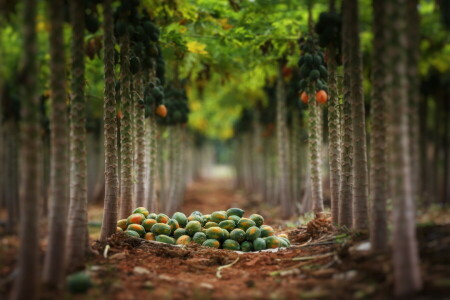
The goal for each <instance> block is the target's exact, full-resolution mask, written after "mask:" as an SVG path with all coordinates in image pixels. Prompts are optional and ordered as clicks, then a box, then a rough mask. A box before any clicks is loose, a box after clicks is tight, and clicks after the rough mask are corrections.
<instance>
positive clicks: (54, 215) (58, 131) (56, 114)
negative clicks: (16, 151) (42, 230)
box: [44, 0, 84, 289]
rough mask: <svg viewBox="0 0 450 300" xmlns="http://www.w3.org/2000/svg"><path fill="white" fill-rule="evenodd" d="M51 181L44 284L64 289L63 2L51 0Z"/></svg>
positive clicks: (65, 170)
mask: <svg viewBox="0 0 450 300" xmlns="http://www.w3.org/2000/svg"><path fill="white" fill-rule="evenodd" d="M49 10H50V14H49V16H50V87H51V97H52V101H51V112H52V113H51V120H50V122H51V125H50V126H51V171H50V172H51V177H50V189H51V192H50V217H49V227H48V228H49V240H48V247H47V253H46V256H45V261H44V282H45V283H46V284H47V285H48V286H49V287H51V288H58V289H59V288H61V287H62V284H63V282H64V278H65V277H64V275H65V253H66V251H65V241H66V229H67V210H68V209H67V206H68V202H69V201H68V198H69V197H68V196H69V193H68V192H69V189H68V175H69V172H68V171H69V170H68V163H67V162H68V160H67V154H68V151H67V150H68V147H67V146H68V139H67V137H68V130H67V128H68V122H67V105H66V74H65V57H64V56H65V53H64V39H63V34H64V32H63V22H64V20H63V18H64V16H63V14H61V11H63V1H62V0H50V1H49ZM83 246H84V245H83Z"/></svg>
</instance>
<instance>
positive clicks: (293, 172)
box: [291, 110, 301, 208]
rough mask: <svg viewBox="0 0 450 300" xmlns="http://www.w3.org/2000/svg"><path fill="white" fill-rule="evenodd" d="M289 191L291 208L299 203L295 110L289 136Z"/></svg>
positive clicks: (298, 138)
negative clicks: (290, 178)
mask: <svg viewBox="0 0 450 300" xmlns="http://www.w3.org/2000/svg"><path fill="white" fill-rule="evenodd" d="M291 137H292V138H291V149H292V150H291V177H292V182H291V189H292V201H293V203H292V204H293V206H292V207H293V208H294V207H295V206H296V205H297V204H298V203H299V198H300V182H301V181H300V168H301V166H300V156H299V155H300V145H299V144H300V120H299V112H298V111H297V110H295V111H293V113H292V135H291Z"/></svg>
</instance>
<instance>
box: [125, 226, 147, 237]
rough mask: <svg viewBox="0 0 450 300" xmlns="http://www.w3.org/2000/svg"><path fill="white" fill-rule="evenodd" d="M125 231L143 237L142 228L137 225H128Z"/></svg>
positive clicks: (143, 229) (143, 231)
mask: <svg viewBox="0 0 450 300" xmlns="http://www.w3.org/2000/svg"><path fill="white" fill-rule="evenodd" d="M127 230H133V231H136V232H137V233H139V236H140V237H144V235H145V228H144V226H142V225H139V224H130V225H128V227H127Z"/></svg>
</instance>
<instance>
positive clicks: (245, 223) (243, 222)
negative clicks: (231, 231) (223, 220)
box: [237, 218, 256, 231]
mask: <svg viewBox="0 0 450 300" xmlns="http://www.w3.org/2000/svg"><path fill="white" fill-rule="evenodd" d="M252 226H256V223H255V222H253V221H252V220H250V219H247V218H241V219H240V220H239V222H238V226H237V227H238V228H240V229H242V230H244V231H246V230H247V229H249V228H250V227H252Z"/></svg>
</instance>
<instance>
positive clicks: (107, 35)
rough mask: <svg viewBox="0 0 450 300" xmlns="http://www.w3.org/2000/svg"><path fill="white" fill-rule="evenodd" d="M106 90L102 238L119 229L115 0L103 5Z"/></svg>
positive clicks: (104, 106)
mask: <svg viewBox="0 0 450 300" xmlns="http://www.w3.org/2000/svg"><path fill="white" fill-rule="evenodd" d="M103 19H104V26H103V28H104V34H103V44H104V49H105V50H104V58H103V60H104V64H105V91H104V102H103V133H104V136H105V142H104V143H105V201H104V204H103V205H104V206H103V207H104V213H103V221H102V230H101V234H100V240H101V241H105V240H106V239H107V238H108V237H109V236H110V235H112V234H113V233H114V232H116V228H117V206H118V199H119V179H118V173H119V168H118V163H119V162H118V151H117V118H116V116H117V113H116V96H115V91H116V89H115V78H114V34H113V16H112V0H105V1H104V4H103Z"/></svg>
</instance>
